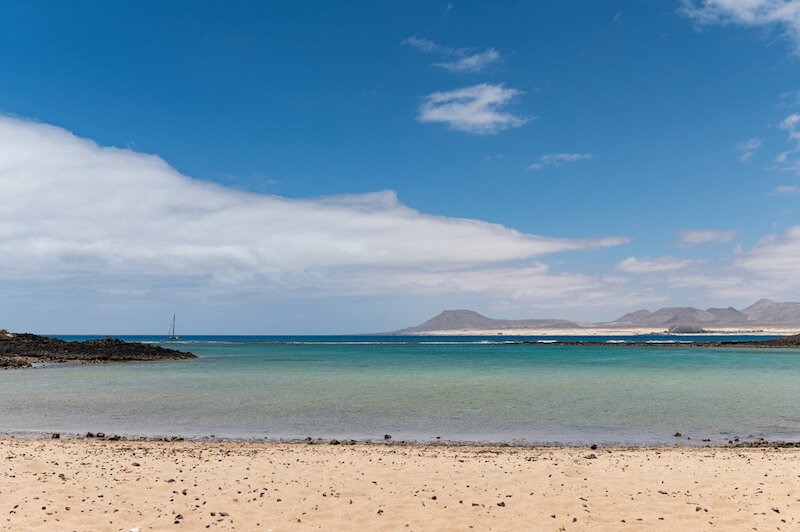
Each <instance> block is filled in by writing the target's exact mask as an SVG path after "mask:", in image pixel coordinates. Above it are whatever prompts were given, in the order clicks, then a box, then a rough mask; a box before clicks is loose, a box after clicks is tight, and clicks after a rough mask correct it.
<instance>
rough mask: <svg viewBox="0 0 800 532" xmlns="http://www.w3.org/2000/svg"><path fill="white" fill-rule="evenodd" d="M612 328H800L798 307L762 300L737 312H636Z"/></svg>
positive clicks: (687, 309) (730, 309)
mask: <svg viewBox="0 0 800 532" xmlns="http://www.w3.org/2000/svg"><path fill="white" fill-rule="evenodd" d="M611 323H614V324H617V325H627V326H642V325H648V326H664V327H669V326H672V325H700V326H702V325H719V326H723V325H732V326H736V325H742V326H750V327H753V326H759V325H764V326H777V325H782V326H783V325H788V326H800V303H776V302H775V301H770V300H769V299H761V300H759V301H757V302H756V303H754V304H753V305H750V306H749V307H746V308H743V309H742V310H736V309H735V308H733V307H728V308H709V309H706V310H701V309H698V308H694V307H666V308H662V309H659V310H657V311H655V312H650V311H649V310H637V311H636V312H631V313H628V314H625V315H624V316H622V317H621V318H618V319H616V320H614V321H613V322H611Z"/></svg>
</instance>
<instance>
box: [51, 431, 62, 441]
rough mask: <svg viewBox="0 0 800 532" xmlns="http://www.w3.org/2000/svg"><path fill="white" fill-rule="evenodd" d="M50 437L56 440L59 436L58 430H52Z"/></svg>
mask: <svg viewBox="0 0 800 532" xmlns="http://www.w3.org/2000/svg"><path fill="white" fill-rule="evenodd" d="M50 437H51V438H53V439H54V440H57V439H59V438H60V437H61V434H59V433H58V432H54V433H53V435H52V436H50Z"/></svg>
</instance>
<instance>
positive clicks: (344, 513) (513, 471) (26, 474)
mask: <svg viewBox="0 0 800 532" xmlns="http://www.w3.org/2000/svg"><path fill="white" fill-rule="evenodd" d="M589 453H594V454H595V455H596V456H597V458H596V459H589V458H586V456H587V455H589ZM0 456H1V457H2V468H0V529H3V530H124V531H129V530H131V529H132V528H139V529H140V530H167V529H184V530H204V529H206V528H210V529H233V528H235V529H238V530H254V529H263V530H268V529H275V530H287V529H322V530H359V529H360V530H401V529H403V530H446V529H447V530H467V529H469V528H470V527H474V529H477V530H489V529H491V530H519V529H530V528H536V529H545V530H558V529H566V530H581V529H593V530H612V529H614V530H615V529H620V528H629V529H664V530H666V529H673V530H674V529H696V530H700V529H709V528H711V527H712V525H713V528H715V529H737V530H743V529H751V528H753V527H756V528H758V529H759V530H761V529H771V530H775V529H782V530H790V529H795V530H796V529H798V527H800V451H798V450H788V449H767V450H764V449H686V448H683V449H661V450H658V449H611V450H605V449H599V450H596V451H589V450H588V449H586V448H583V449H578V448H534V449H514V448H475V447H472V448H469V447H458V448H440V447H424V446H419V447H401V446H383V445H354V446H332V445H327V444H325V445H304V444H254V443H246V444H244V443H184V442H177V443H160V442H145V443H141V442H125V441H121V442H91V441H64V440H52V441H50V440H27V441H26V440H2V441H0ZM135 464H140V465H138V466H137V465H135ZM60 475H63V478H62V477H60ZM498 503H502V505H499V504H498ZM220 512H225V513H227V514H229V515H221V514H220ZM214 513H215V514H216V515H212V514H214ZM178 515H181V516H182V519H178V518H177V517H176V516H178ZM176 520H177V521H178V522H179V523H180V524H175V522H176ZM623 520H624V522H623Z"/></svg>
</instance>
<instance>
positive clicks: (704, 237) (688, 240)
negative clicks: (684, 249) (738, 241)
mask: <svg viewBox="0 0 800 532" xmlns="http://www.w3.org/2000/svg"><path fill="white" fill-rule="evenodd" d="M737 234H738V231H720V230H717V229H690V230H686V231H681V234H680V237H681V243H682V244H687V245H693V244H706V243H708V242H716V243H724V242H730V241H731V240H733V239H734V238H735V237H736V235H737Z"/></svg>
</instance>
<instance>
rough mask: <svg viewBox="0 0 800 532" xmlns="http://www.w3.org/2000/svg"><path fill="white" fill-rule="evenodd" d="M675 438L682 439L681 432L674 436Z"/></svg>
mask: <svg viewBox="0 0 800 532" xmlns="http://www.w3.org/2000/svg"><path fill="white" fill-rule="evenodd" d="M673 436H675V437H676V438H680V437H681V433H680V432H676V433H675V434H673Z"/></svg>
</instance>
